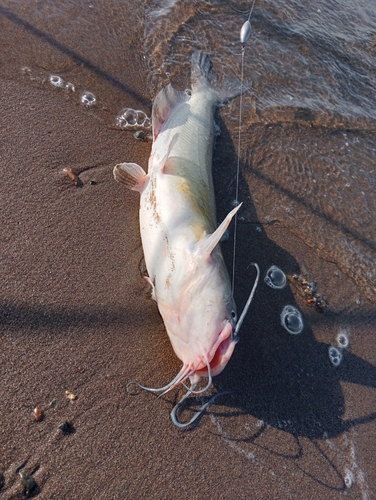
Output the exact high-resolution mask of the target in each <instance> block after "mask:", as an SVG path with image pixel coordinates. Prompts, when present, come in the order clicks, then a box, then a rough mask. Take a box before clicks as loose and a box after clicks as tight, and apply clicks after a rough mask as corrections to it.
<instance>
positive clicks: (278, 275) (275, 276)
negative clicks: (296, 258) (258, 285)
mask: <svg viewBox="0 0 376 500" xmlns="http://www.w3.org/2000/svg"><path fill="white" fill-rule="evenodd" d="M264 281H265V283H266V284H267V285H268V286H270V287H271V288H276V289H279V290H280V289H282V288H284V286H285V285H286V275H285V273H284V272H283V271H282V270H281V269H280V268H279V267H277V266H272V267H271V268H270V269H268V271H267V272H266V276H265V278H264Z"/></svg>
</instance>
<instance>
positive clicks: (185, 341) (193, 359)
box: [158, 254, 237, 383]
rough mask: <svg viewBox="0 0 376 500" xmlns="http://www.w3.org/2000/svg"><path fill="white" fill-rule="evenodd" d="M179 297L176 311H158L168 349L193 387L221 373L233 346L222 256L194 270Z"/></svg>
mask: <svg viewBox="0 0 376 500" xmlns="http://www.w3.org/2000/svg"><path fill="white" fill-rule="evenodd" d="M179 295H180V296H179V301H178V307H177V308H176V309H174V308H170V310H169V311H166V308H163V306H162V308H161V307H160V311H161V314H162V317H163V319H164V323H165V326H166V330H167V333H168V335H169V337H170V341H171V344H172V347H173V349H174V351H175V353H176V355H177V356H178V358H179V359H180V360H181V361H182V362H183V365H184V366H186V367H187V368H188V367H189V369H190V370H189V377H190V380H191V382H192V383H195V382H197V381H198V380H199V379H200V378H201V377H209V376H214V375H218V374H219V373H221V372H222V370H223V369H224V368H225V366H226V365H227V363H228V361H229V359H230V358H231V355H232V353H233V351H234V348H235V344H236V343H237V339H236V338H235V337H234V330H235V325H236V321H237V316H236V306H235V302H234V300H233V297H232V293H231V286H230V280H229V277H228V274H227V270H226V268H225V265H224V262H223V257H222V255H221V254H217V255H212V256H211V258H210V259H209V261H207V262H204V263H203V262H201V263H200V264H199V265H197V266H195V267H194V269H193V270H192V272H191V276H190V278H189V280H187V284H186V286H184V287H182V289H181V291H180V294H179ZM158 305H159V306H160V304H158ZM166 312H167V314H166Z"/></svg>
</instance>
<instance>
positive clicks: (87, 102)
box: [80, 90, 97, 107]
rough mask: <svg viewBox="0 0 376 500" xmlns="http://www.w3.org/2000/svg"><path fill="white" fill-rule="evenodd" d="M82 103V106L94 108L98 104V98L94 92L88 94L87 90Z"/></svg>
mask: <svg viewBox="0 0 376 500" xmlns="http://www.w3.org/2000/svg"><path fill="white" fill-rule="evenodd" d="M80 101H81V104H83V105H84V106H87V107H89V106H93V105H94V104H95V103H96V102H97V98H96V97H95V95H94V94H93V93H92V92H88V91H87V90H85V92H83V93H82V94H81V97H80Z"/></svg>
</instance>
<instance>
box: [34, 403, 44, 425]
mask: <svg viewBox="0 0 376 500" xmlns="http://www.w3.org/2000/svg"><path fill="white" fill-rule="evenodd" d="M43 417H44V413H43V409H42V408H41V407H40V406H36V407H35V408H34V418H35V420H36V422H40V421H41V420H43Z"/></svg>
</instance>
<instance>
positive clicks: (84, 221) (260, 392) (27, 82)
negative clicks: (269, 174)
mask: <svg viewBox="0 0 376 500" xmlns="http://www.w3.org/2000/svg"><path fill="white" fill-rule="evenodd" d="M2 4H3V5H5V4H6V8H7V10H6V12H4V9H3V10H2V11H1V23H2V31H1V33H2V35H1V37H2V43H3V46H4V47H6V50H5V52H4V54H5V55H4V60H3V69H4V71H3V73H2V77H0V101H1V115H0V121H1V143H0V148H1V149H0V151H1V160H2V161H1V163H2V165H1V168H2V176H1V177H2V178H1V184H0V200H1V201H0V203H1V211H0V217H1V228H2V230H1V264H0V265H1V276H2V280H1V290H0V307H1V311H0V338H1V340H0V345H1V353H0V374H1V384H0V401H1V404H0V422H1V429H0V473H1V474H2V475H1V476H0V497H1V498H4V499H17V498H20V499H21V498H25V494H24V492H23V490H24V487H23V485H22V484H21V481H20V477H19V475H18V474H17V473H16V471H17V470H18V469H17V468H18V467H19V466H21V465H23V468H21V471H23V472H24V473H25V474H33V477H34V478H35V481H36V486H35V488H34V489H33V491H32V493H31V496H35V497H36V498H41V499H42V498H43V499H52V498H59V499H72V498H75V499H89V498H96V499H123V498H124V499H125V498H129V499H138V498H160V499H162V498H163V499H176V498H187V499H204V498H205V499H209V498H215V499H230V498H231V499H233V498H237V499H243V498H244V499H246V498H247V499H250V498H252V499H290V498H291V499H292V498H293V499H302V498H307V499H308V498H316V499H325V500H329V499H335V498H339V497H342V496H344V497H346V498H349V499H350V498H351V499H352V498H354V499H355V498H364V499H366V498H369V499H370V498H373V496H374V493H375V491H376V470H375V467H374V464H373V457H374V450H375V435H376V425H375V416H376V413H375V411H376V399H375V386H376V371H375V364H376V355H375V350H374V338H373V325H374V318H375V315H374V309H373V308H372V305H369V307H368V309H367V311H368V312H367V313H364V314H363V315H362V316H359V315H357V314H356V313H354V312H352V310H351V308H350V309H349V313H348V316H347V317H346V318H343V316H341V317H339V315H338V314H337V313H336V310H340V309H341V305H342V306H343V302H344V301H349V303H350V302H351V303H353V302H354V301H355V299H356V297H357V290H356V287H355V285H354V284H353V283H352V281H351V280H350V279H349V278H348V277H346V276H344V275H342V274H338V272H337V268H336V266H335V265H334V264H333V263H331V262H329V261H327V262H325V261H323V260H322V259H319V258H318V257H317V255H316V253H315V250H314V249H312V248H309V247H307V246H306V245H305V243H304V237H302V238H301V239H299V238H296V237H294V236H292V235H286V231H284V229H283V227H281V224H278V223H275V224H268V225H267V224H262V223H260V222H259V221H260V220H263V218H264V217H266V215H267V212H268V207H269V206H270V204H271V203H272V201H271V199H270V196H269V195H270V189H271V188H270V186H267V185H266V184H265V183H264V182H263V180H262V179H260V178H253V177H252V176H249V177H247V176H244V177H242V179H241V194H242V196H243V197H244V198H245V205H244V210H245V213H246V214H247V217H248V219H249V218H252V216H253V223H244V224H242V223H241V221H240V222H239V232H238V238H239V242H240V243H239V248H238V260H237V268H238V269H239V273H238V275H239V278H238V284H237V296H238V304H239V305H238V307H239V309H240V310H241V306H242V304H243V303H244V302H245V300H246V298H247V295H248V293H249V291H250V288H251V285H252V282H253V279H254V270H253V269H252V267H248V266H249V264H250V262H252V261H256V262H258V263H259V265H260V267H261V268H262V269H263V270H265V269H267V266H268V265H270V264H271V263H273V264H276V265H279V266H280V267H281V268H283V269H284V270H285V272H286V273H287V274H288V275H289V284H288V286H287V287H286V289H284V290H283V291H276V290H273V291H272V292H273V293H274V292H276V293H275V295H273V298H272V299H271V295H270V294H271V289H270V288H268V287H267V286H266V285H265V284H264V283H263V281H262V280H261V283H260V286H259V288H258V292H257V293H256V297H255V300H254V303H253V304H252V307H251V311H250V313H249V315H248V317H247V320H246V322H245V324H244V327H243V328H242V331H241V341H240V343H239V345H238V346H237V347H236V350H235V354H234V356H233V359H232V360H231V362H230V363H229V365H228V367H227V368H226V370H225V371H224V372H223V374H221V375H220V376H219V377H217V378H216V380H215V384H214V385H215V388H216V389H217V390H218V391H222V390H233V389H235V390H236V391H237V392H236V393H234V394H232V395H227V396H223V397H222V398H220V399H218V400H217V402H216V404H215V405H214V406H213V407H212V408H211V409H210V410H209V411H208V412H207V413H206V414H205V415H204V416H203V417H202V418H201V419H200V421H199V424H198V425H197V426H195V427H193V428H192V429H190V430H188V431H180V430H178V429H176V428H175V427H174V426H173V425H172V423H171V421H170V418H169V413H170V411H171V410H172V408H173V406H174V405H175V404H176V403H177V401H178V400H179V399H180V398H181V396H182V394H183V392H182V391H181V390H179V391H172V392H170V393H169V394H167V395H165V396H163V397H161V398H159V399H157V398H156V397H155V396H153V395H151V394H148V393H146V392H141V393H140V394H139V395H137V396H131V395H129V394H127V392H126V384H127V383H128V382H129V381H131V380H137V381H138V382H140V383H143V384H145V385H148V386H152V387H159V386H163V385H165V384H166V383H168V381H170V380H171V379H172V378H173V377H174V375H175V374H176V373H177V372H178V371H179V369H180V363H179V360H178V359H177V358H176V356H175V355H174V353H173V351H172V348H171V346H170V343H169V341H168V338H167V335H166V333H165V330H164V325H163V322H162V319H161V317H160V315H159V313H158V311H157V308H156V305H155V303H154V302H153V301H152V300H151V297H150V290H149V286H148V285H147V283H146V281H145V280H144V279H143V278H142V268H143V263H142V247H141V240H140V235H139V227H138V203H139V199H138V194H137V193H133V192H129V191H127V190H125V189H124V188H123V187H122V186H121V185H119V184H117V183H116V182H115V181H114V180H113V176H112V168H113V166H114V165H115V164H116V163H118V162H120V161H126V160H128V161H136V162H137V163H140V164H141V165H142V166H144V167H146V165H147V160H148V156H149V152H150V142H141V141H136V140H135V139H134V138H133V135H132V133H129V132H124V131H121V130H116V129H115V128H111V127H110V126H108V123H106V120H105V119H104V118H103V116H105V115H106V109H103V108H101V106H102V105H101V104H100V103H98V105H97V108H95V109H94V108H93V110H91V109H88V108H86V107H84V106H82V105H80V104H79V103H78V96H75V99H73V97H72V96H71V95H68V94H67V93H66V92H65V91H60V90H58V89H53V88H52V87H51V86H48V84H41V82H40V81H39V80H38V81H31V79H30V77H29V75H28V74H26V76H25V75H24V76H22V75H21V72H19V74H18V76H15V73H14V69H15V68H18V69H20V68H21V66H22V65H25V64H27V61H28V60H31V59H32V60H33V61H34V62H35V61H36V60H37V61H38V64H37V66H38V67H39V68H42V69H43V68H45V67H46V68H48V71H49V72H50V73H51V72H52V71H53V70H54V69H55V70H56V71H55V72H56V73H58V74H62V75H63V74H64V73H63V72H62V70H61V68H62V67H64V65H65V64H66V60H70V61H71V64H72V65H73V66H76V65H77V66H79V64H81V70H82V71H81V73H80V74H81V78H84V76H85V75H88V76H87V78H89V77H90V74H95V78H96V80H95V82H97V80H98V78H99V80H101V79H102V80H103V82H102V84H103V88H105V89H107V90H106V96H107V98H108V100H110V101H111V99H113V102H120V101H121V100H122V102H126V105H127V106H129V107H133V108H136V109H138V108H142V109H144V110H145V112H147V111H148V103H150V100H151V98H152V97H153V96H148V95H146V89H145V83H144V80H143V76H144V74H143V68H142V66H140V56H139V52H137V50H135V47H136V45H137V44H136V42H135V37H134V36H132V33H130V36H129V37H128V38H127V40H126V41H125V42H123V43H124V44H125V45H126V47H124V46H122V47H121V50H120V49H119V48H118V49H116V50H117V51H116V53H115V54H114V56H113V57H114V59H115V60H118V61H119V60H120V59H121V60H122V61H123V62H122V64H123V66H124V68H126V70H125V69H124V68H123V69H119V68H118V65H116V71H118V74H116V75H115V76H114V73H113V72H112V71H111V68H108V67H107V66H106V64H107V65H111V62H108V63H107V62H103V61H102V65H99V64H97V63H98V61H92V63H93V66H92V67H90V65H88V64H87V62H88V61H89V56H90V53H87V54H82V52H80V50H81V49H80V47H81V48H82V46H83V45H82V46H80V45H79V47H78V48H77V51H76V52H75V53H80V54H81V55H82V60H83V62H82V61H81V63H79V62H78V61H77V60H73V62H72V58H73V59H74V57H73V56H72V53H70V52H69V51H65V52H64V51H62V50H61V48H62V46H64V47H72V46H75V45H74V44H72V40H73V41H74V40H75V38H74V37H76V42H75V43H77V44H79V39H80V33H79V29H78V28H77V29H75V28H71V29H70V31H69V39H67V38H64V36H66V37H68V35H67V34H66V35H65V34H64V30H63V29H61V30H60V31H59V30H58V29H57V28H56V29H55V31H53V30H54V27H53V26H52V27H50V33H56V32H58V36H57V38H56V39H57V40H58V44H57V45H56V44H55V46H54V45H53V44H51V43H50V42H51V40H50V41H49V40H48V39H46V38H44V39H43V38H42V37H40V36H39V35H38V31H34V32H33V31H32V30H31V29H30V26H31V25H33V26H35V24H33V19H32V16H33V12H32V8H31V7H30V11H29V10H28V9H29V4H27V5H23V6H22V5H20V4H18V5H16V4H14V3H13V2H2ZM25 4H26V3H25ZM112 7H113V6H112V5H111V4H110V3H108V4H107V6H106V7H103V10H104V11H105V12H104V14H103V16H105V15H107V16H108V18H109V19H111V16H113V18H114V19H115V18H116V12H112V11H111V8H112ZM16 8H17V9H18V11H17V12H16V11H15V9H16ZM132 9H133V7H132ZM68 10H69V9H68ZM9 12H12V13H13V14H14V16H16V17H14V16H13V17H12V16H11V15H10V14H9ZM69 12H70V14H71V18H74V6H70V10H69ZM89 15H90V14H88V16H89ZM132 15H134V16H137V15H139V13H137V12H134V11H133V10H132V11H127V12H126V13H124V14H123V16H124V18H127V21H128V23H129V26H130V27H132ZM20 19H23V20H25V21H27V23H30V26H29V25H25V23H24V24H22V23H21V22H20V21H19V20H20ZM88 19H90V18H89V17H88ZM17 20H18V21H17ZM40 22H41V20H40ZM92 22H93V20H92ZM36 29H37V30H39V32H41V31H42V30H46V29H47V28H46V26H45V27H43V26H36ZM43 32H44V33H45V32H46V31H43ZM98 39H99V41H101V40H105V36H104V35H103V33H102V36H98ZM46 40H47V41H46ZM6 41H8V42H7V43H8V44H9V45H8V46H5V43H6ZM93 43H94V42H93ZM59 44H60V45H59ZM98 44H99V42H98ZM86 45H87V46H88V47H89V48H90V47H91V45H90V43H88V42H87V43H86ZM21 48H24V49H22V50H21ZM136 48H137V47H136ZM125 49H126V50H125ZM72 50H73V49H72ZM75 50H76V49H75ZM93 50H94V53H95V47H94V49H93ZM98 50H99V49H98ZM103 50H104V49H103ZM114 50H115V49H114ZM89 52H90V51H89ZM94 59H95V57H94ZM42 60H43V61H47V63H46V64H45V65H44V66H43V64H42V63H41V61H42ZM85 62H86V64H84V63H85ZM56 65H57V66H56ZM98 67H101V68H106V69H105V70H101V71H102V73H100V72H98V71H95V69H94V68H97V69H98ZM56 68H58V69H60V72H59V71H58V69H56ZM42 69H41V70H40V71H42ZM46 71H47V70H46ZM74 71H75V70H74V68H73V69H72V72H73V74H74ZM77 71H78V70H77ZM114 71H115V70H114ZM31 74H32V75H35V74H36V70H35V69H34V67H33V68H32V72H31ZM38 74H39V73H38ZM46 74H47V73H46ZM83 74H84V76H82V75H83ZM77 75H78V73H77ZM110 75H112V76H113V78H112V80H111V78H109V76H110ZM77 78H79V76H77ZM93 78H94V77H93ZM93 81H94V80H93ZM88 83H89V90H90V89H92V87H90V81H88ZM82 85H83V84H82ZM93 85H94V84H93ZM93 85H92V86H93ZM97 85H98V88H96V89H95V92H96V95H98V96H101V95H102V94H101V87H100V84H99V83H97ZM109 88H111V90H108V89H109ZM64 92H65V93H64ZM119 96H121V99H120V97H119ZM111 102H112V101H111ZM111 105H112V104H111V103H110V105H109V106H110V107H111ZM124 105H125V104H124ZM120 107H121V105H119V108H120ZM149 114H150V109H149ZM256 132H257V131H256ZM231 154H233V144H232V139H231V137H230V135H229V134H228V133H227V132H226V129H225V127H223V133H222V137H221V139H219V141H218V144H217V149H216V153H215V165H216V166H215V172H217V174H218V176H219V175H221V181H217V182H216V184H217V185H216V190H217V192H219V193H220V192H221V186H224V185H226V182H228V179H227V178H226V174H225V171H224V169H225V168H226V164H227V163H226V162H227V158H226V155H231ZM67 167H68V168H71V169H73V170H74V171H75V172H76V173H77V174H79V179H80V184H81V183H82V184H81V187H77V186H75V185H74V183H73V182H72V180H71V179H70V178H69V177H68V176H67V175H66V173H65V172H64V171H63V169H64V168H67ZM228 175H230V174H228ZM253 192H257V196H254V197H253V198H252V199H251V193H253ZM221 200H222V198H221V197H219V200H218V211H219V216H221V217H223V216H224V215H225V213H224V212H225V210H226V208H225V204H224V203H222V201H221ZM231 246H232V245H231V243H229V244H228V245H227V246H226V244H224V254H225V257H226V259H227V262H231ZM302 261H304V262H309V267H310V272H311V274H313V277H314V279H315V280H316V281H317V282H318V283H319V286H320V288H321V291H322V293H323V294H324V295H325V294H326V297H327V298H328V299H329V302H330V304H331V307H332V309H331V310H328V311H326V312H325V313H324V314H320V313H318V312H316V311H315V309H314V308H308V307H306V306H305V304H304V297H302V294H301V290H300V289H299V286H300V285H299V284H296V283H295V282H294V280H293V279H292V278H291V276H292V274H293V273H295V272H297V273H299V272H301V271H302V270H301V269H300V267H299V265H298V262H302ZM333 280H337V281H335V284H334V285H333ZM289 303H291V304H293V305H296V306H297V307H299V308H300V309H301V310H302V311H303V315H304V321H305V325H306V328H305V330H304V332H303V333H302V334H301V335H295V336H293V335H289V334H288V333H287V332H285V331H284V330H283V329H281V326H280V318H279V311H280V309H281V306H282V305H283V304H289ZM344 320H345V324H346V328H347V330H346V331H347V332H351V335H350V339H351V349H348V350H345V351H344V360H343V362H342V364H341V365H340V366H339V367H338V368H335V367H333V366H332V365H331V364H330V362H329V359H328V346H329V344H330V343H333V345H335V339H336V336H337V334H338V332H339V331H340V329H341V328H342V326H343V324H344ZM313 330H314V334H313ZM360 332H361V334H360ZM66 391H69V392H71V393H73V394H74V395H75V396H76V398H75V399H74V400H73V401H71V400H70V399H69V398H68V397H67V394H66ZM53 400H56V406H55V407H52V408H49V409H46V410H45V411H44V418H43V419H42V420H41V421H39V422H37V421H35V418H34V415H33V409H34V408H35V407H36V406H37V405H39V406H40V407H42V408H46V407H48V405H49V404H50V402H51V401H53ZM196 402H197V401H196ZM190 415H191V414H190V412H189V411H186V414H185V417H182V418H187V419H188V418H190ZM64 423H65V425H64ZM61 424H63V426H62V425H61Z"/></svg>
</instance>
